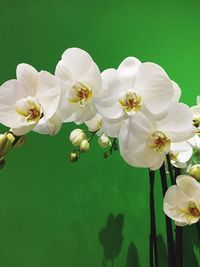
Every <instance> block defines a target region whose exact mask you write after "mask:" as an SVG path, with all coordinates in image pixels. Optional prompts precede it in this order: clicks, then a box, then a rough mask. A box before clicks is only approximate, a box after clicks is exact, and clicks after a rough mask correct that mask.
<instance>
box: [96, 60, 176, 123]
mask: <svg viewBox="0 0 200 267" xmlns="http://www.w3.org/2000/svg"><path fill="white" fill-rule="evenodd" d="M102 79H103V80H104V81H105V83H106V84H107V88H108V89H107V95H106V96H105V97H104V98H103V99H102V101H99V102H98V103H97V105H96V107H97V109H98V111H99V113H101V114H102V116H103V117H104V118H106V119H107V120H110V121H120V120H124V119H126V118H127V117H129V116H131V115H133V114H135V113H137V112H139V111H145V110H147V111H148V112H150V113H152V114H154V115H157V114H159V113H162V112H163V111H165V110H166V109H167V108H168V106H169V104H170V102H171V101H172V99H173V98H175V99H178V98H179V93H178V92H177V93H175V90H176V89H177V88H178V86H176V84H175V83H174V84H173V82H172V81H171V80H170V79H169V77H168V76H167V74H166V72H165V71H164V70H163V69H162V68H161V67H160V66H159V65H157V64H154V63H141V62H140V61H139V60H138V59H136V58H134V57H128V58H126V59H125V60H124V61H123V62H122V63H121V64H120V66H119V67H118V69H117V70H115V69H107V70H105V71H104V72H103V73H102ZM174 88H176V89H174ZM177 91H178V89H177Z"/></svg>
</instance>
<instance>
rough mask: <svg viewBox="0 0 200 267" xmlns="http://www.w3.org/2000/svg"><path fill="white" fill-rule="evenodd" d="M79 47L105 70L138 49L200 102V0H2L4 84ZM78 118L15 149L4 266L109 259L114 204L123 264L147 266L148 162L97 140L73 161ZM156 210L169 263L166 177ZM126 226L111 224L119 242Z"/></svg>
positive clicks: (188, 232)
mask: <svg viewBox="0 0 200 267" xmlns="http://www.w3.org/2000/svg"><path fill="white" fill-rule="evenodd" d="M73 46H76V47H80V48H82V49H85V50H86V51H88V52H89V53H90V54H91V55H92V57H93V58H94V60H95V61H96V62H97V64H98V65H99V67H100V69H101V70H104V69H106V68H109V67H117V66H118V64H119V63H120V62H121V61H122V60H123V59H124V58H125V57H127V56H131V55H132V56H136V57H138V58H139V59H141V60H142V61H153V62H156V63H158V64H160V65H162V66H163V67H164V68H165V69H166V71H167V72H168V74H169V75H170V77H171V78H172V79H173V80H175V81H176V82H177V83H178V84H179V85H180V86H181V88H182V92H183V93H182V100H183V101H184V102H185V103H187V104H189V105H193V104H194V103H195V99H196V95H198V94H199V88H200V65H199V62H200V1H197V0H196V1H195V0H188V1H186V0H182V1H178V0H176V1H175V0H174V1H163V0H158V1H155V0H152V1H139V0H138V1H131V0H126V1H119V0H107V1H106V0H101V1H98V0H96V1H95V0H90V1H89V0H84V1H83V0H82V1H81V0H72V1H66V0H65V1H64V0H32V1H28V0H26V1H23V0H4V1H3V0H0V82H1V83H3V82H4V81H6V80H8V79H11V78H14V77H15V69H16V66H17V64H19V63H21V62H25V63H29V64H31V65H33V66H35V67H36V68H37V69H38V70H41V69H45V70H48V71H50V72H52V73H53V72H54V70H55V66H56V63H57V62H58V60H59V59H60V57H61V54H62V53H63V51H64V50H65V49H67V48H69V47H73ZM75 127H76V126H75V125H72V124H65V125H64V126H63V128H62V130H61V132H60V133H59V134H58V135H57V136H55V137H53V138H52V137H48V136H42V135H38V134H35V133H30V134H29V135H28V138H27V142H26V145H25V146H24V147H23V148H21V149H19V150H13V151H12V152H11V153H10V154H9V155H8V158H7V165H6V167H5V168H4V169H3V170H2V171H1V172H0V267H40V266H41V267H43V266H47V267H62V266H67V267H102V266H103V264H102V261H103V257H104V256H103V255H104V254H103V247H102V245H101V244H100V242H99V232H100V231H101V230H102V229H103V228H104V227H105V226H106V220H107V217H108V216H109V214H110V213H112V214H113V215H114V216H116V215H118V214H121V218H123V219H124V224H123V229H122V233H123V242H122V246H121V248H119V251H118V252H119V253H117V254H118V255H117V257H116V258H115V259H114V266H115V267H139V266H141V267H147V266H148V242H149V241H148V239H149V187H148V186H149V185H148V178H147V174H148V172H147V170H141V169H135V168H132V167H130V166H128V165H127V164H126V163H125V162H124V161H123V160H122V159H121V157H120V155H119V154H118V153H117V152H116V153H114V154H113V155H112V157H110V158H109V159H106V160H105V159H103V157H102V153H103V150H102V149H101V148H99V147H98V145H97V143H96V140H94V142H93V144H92V146H91V150H90V152H89V153H87V154H85V155H83V156H82V157H81V159H80V161H78V162H77V163H76V164H72V163H70V162H69V161H68V154H69V152H70V151H71V149H72V147H71V145H70V143H69V141H68V136H69V133H70V131H71V130H72V129H73V128H75ZM156 216H157V228H158V233H159V238H158V243H159V261H160V266H161V267H165V266H166V254H165V252H164V251H165V239H166V238H165V226H164V216H163V212H162V194H161V189H160V182H159V177H157V180H156ZM118 228H119V224H117V225H115V227H114V226H113V227H111V229H107V230H108V232H110V236H114V239H113V240H114V241H113V242H117V241H116V240H118V238H119V236H118V235H117V233H118V232H117V231H118V230H120V229H118ZM195 230H196V229H195V227H193V226H192V227H186V228H184V239H185V241H186V242H185V248H184V261H185V266H190V267H197V266H199V264H200V263H199V264H198V259H197V258H198V257H199V244H198V242H197V237H196V231H195ZM105 242H107V248H106V249H107V250H108V251H109V250H111V247H112V245H113V244H112V242H111V241H109V240H107V241H105ZM118 243H119V241H118ZM110 266H111V263H110V262H108V265H107V267H110Z"/></svg>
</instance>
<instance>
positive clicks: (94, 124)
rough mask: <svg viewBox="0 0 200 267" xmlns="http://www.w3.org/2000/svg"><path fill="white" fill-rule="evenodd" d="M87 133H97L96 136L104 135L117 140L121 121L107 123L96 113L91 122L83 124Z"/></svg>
mask: <svg viewBox="0 0 200 267" xmlns="http://www.w3.org/2000/svg"><path fill="white" fill-rule="evenodd" d="M85 124H86V126H87V127H88V131H90V132H97V135H98V136H101V135H102V134H105V135H107V136H109V137H113V138H118V135H119V131H120V129H121V127H122V125H123V124H124V122H123V121H119V122H115V123H111V122H110V121H107V120H106V119H105V118H104V117H103V116H102V115H100V114H99V113H97V114H96V115H95V116H94V117H93V118H92V119H91V120H89V121H86V122H85Z"/></svg>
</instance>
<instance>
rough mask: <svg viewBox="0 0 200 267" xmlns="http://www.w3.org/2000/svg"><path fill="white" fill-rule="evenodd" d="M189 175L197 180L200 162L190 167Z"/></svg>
mask: <svg viewBox="0 0 200 267" xmlns="http://www.w3.org/2000/svg"><path fill="white" fill-rule="evenodd" d="M189 173H190V175H191V176H192V177H194V178H195V179H197V180H200V164H195V165H193V166H192V167H191V168H190V172H189Z"/></svg>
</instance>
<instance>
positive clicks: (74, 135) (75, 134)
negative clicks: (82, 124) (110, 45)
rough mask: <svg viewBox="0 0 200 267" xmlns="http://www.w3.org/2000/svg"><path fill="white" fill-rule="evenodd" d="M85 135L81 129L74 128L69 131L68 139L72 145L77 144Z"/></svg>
mask: <svg viewBox="0 0 200 267" xmlns="http://www.w3.org/2000/svg"><path fill="white" fill-rule="evenodd" d="M86 138H87V137H86V135H85V133H84V132H83V130H82V129H75V130H73V131H72V132H71V134H70V136H69V140H70V141H71V142H72V144H73V145H74V146H79V145H80V144H81V142H82V141H83V140H85V139H86Z"/></svg>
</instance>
